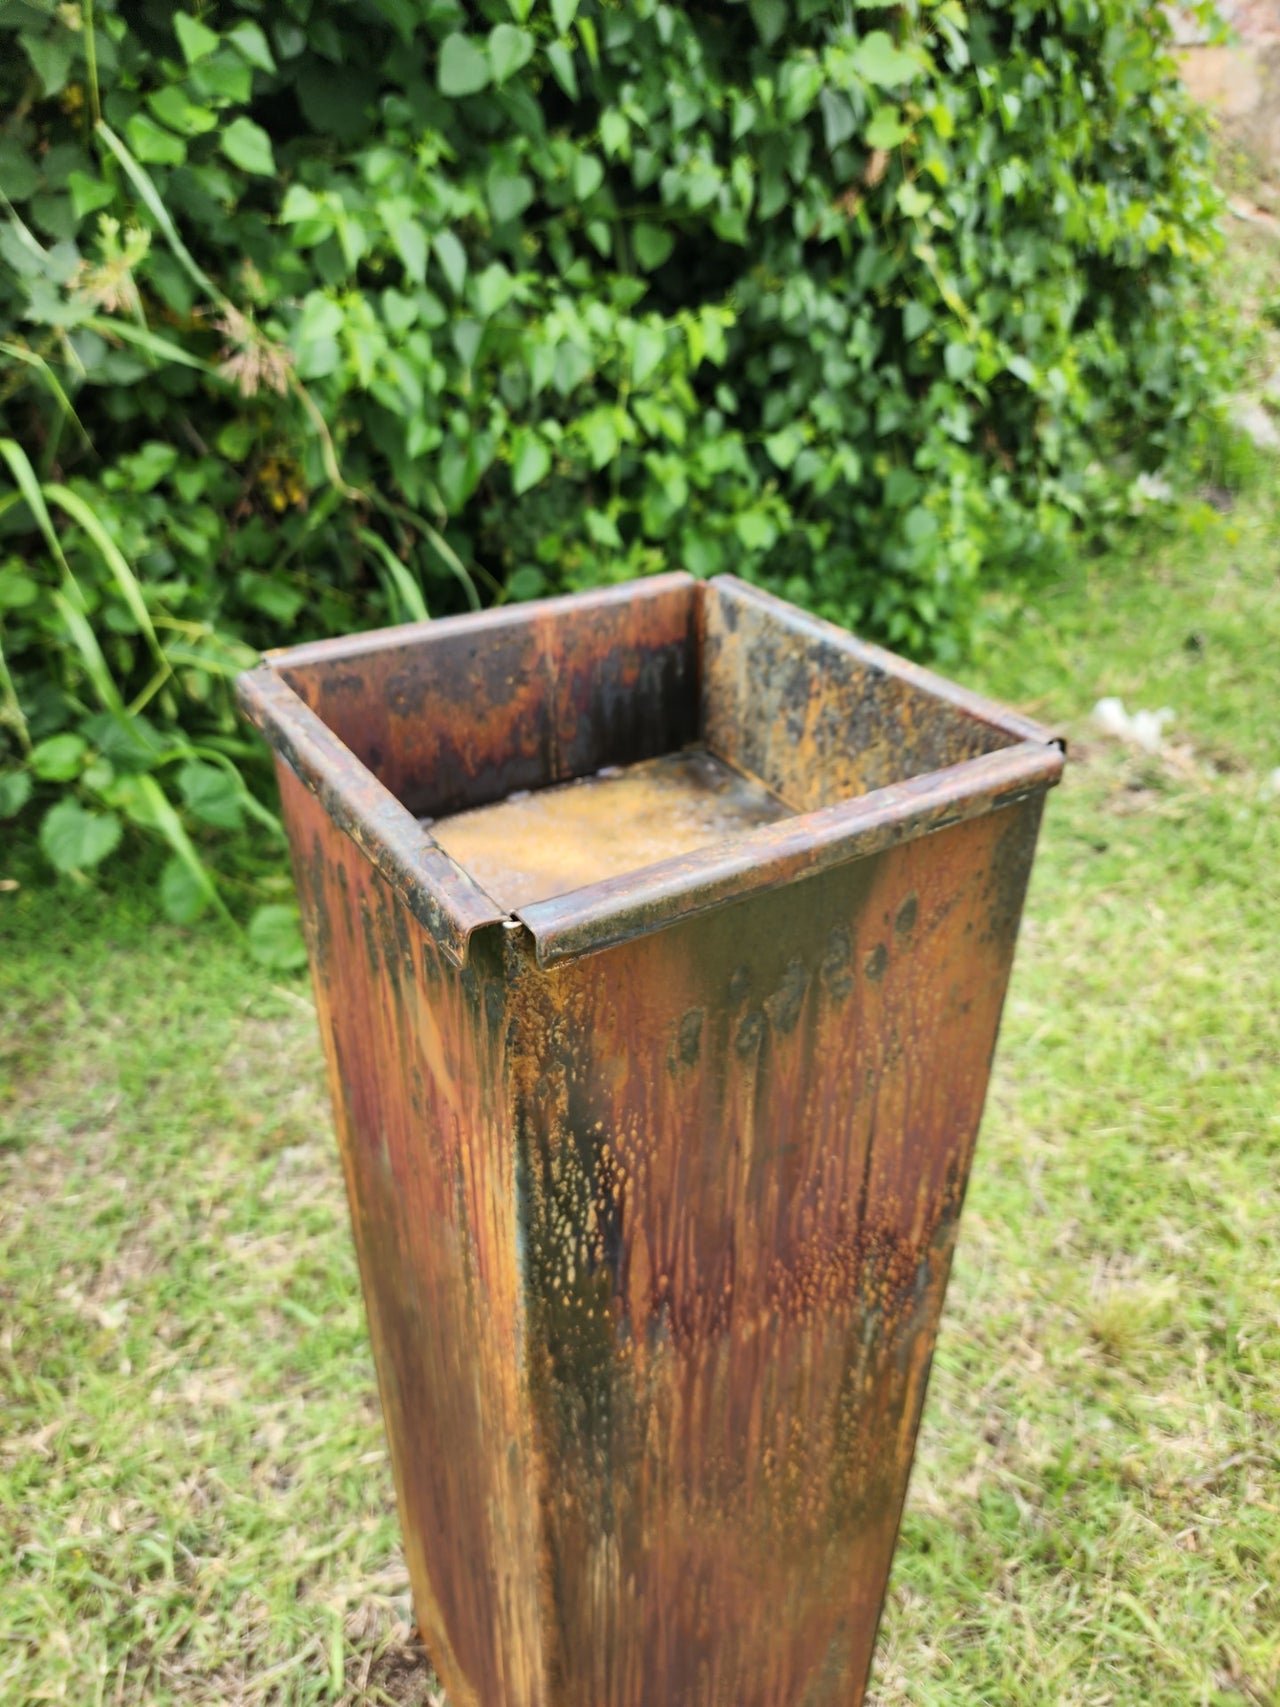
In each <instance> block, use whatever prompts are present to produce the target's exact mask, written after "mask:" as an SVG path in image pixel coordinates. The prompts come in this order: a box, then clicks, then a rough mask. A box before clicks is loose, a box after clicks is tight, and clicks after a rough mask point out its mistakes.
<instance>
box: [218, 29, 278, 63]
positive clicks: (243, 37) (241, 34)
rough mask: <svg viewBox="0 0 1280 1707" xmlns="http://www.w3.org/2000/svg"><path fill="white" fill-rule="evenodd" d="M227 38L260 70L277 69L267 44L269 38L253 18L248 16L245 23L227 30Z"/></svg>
mask: <svg viewBox="0 0 1280 1707" xmlns="http://www.w3.org/2000/svg"><path fill="white" fill-rule="evenodd" d="M227 40H228V41H229V42H231V43H232V44H233V45H234V46H235V47H236V48H237V49H238V50H239V51H240V53H241V54H242V55H243V56H244V58H245V59H247V60H248V61H249V64H250V65H253V66H256V67H257V69H258V70H259V71H266V72H274V71H275V68H276V62H275V60H274V59H273V58H272V56H271V49H270V47H269V46H268V45H267V38H266V36H265V35H263V33H262V26H261V25H260V24H255V23H254V22H253V20H252V19H250V18H246V19H245V20H244V22H243V23H240V24H237V25H236V26H235V28H234V29H231V30H228V31H227Z"/></svg>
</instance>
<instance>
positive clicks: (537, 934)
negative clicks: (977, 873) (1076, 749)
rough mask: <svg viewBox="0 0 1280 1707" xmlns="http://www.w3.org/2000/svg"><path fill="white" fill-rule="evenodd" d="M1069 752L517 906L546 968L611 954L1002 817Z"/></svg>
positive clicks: (929, 779) (958, 772) (916, 787)
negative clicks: (714, 913) (683, 924)
mask: <svg viewBox="0 0 1280 1707" xmlns="http://www.w3.org/2000/svg"><path fill="white" fill-rule="evenodd" d="M1064 763H1065V759H1064V755H1063V751H1062V748H1061V747H1060V746H1058V745H1057V744H1055V743H1051V742H1044V741H1020V742H1018V743H1017V744H1016V745H1015V746H1011V747H1003V748H1000V749H999V750H997V751H996V752H992V753H984V754H982V755H981V756H980V757H977V758H972V759H966V760H964V761H963V762H961V763H960V764H956V765H950V766H948V767H947V768H946V769H944V770H939V771H934V772H931V773H930V774H928V775H926V776H919V777H912V778H911V779H909V780H908V781H906V782H902V783H897V784H894V785H892V786H890V787H887V788H880V789H876V790H875V791H874V792H873V793H870V794H866V795H863V796H861V797H860V798H858V799H855V800H848V801H841V802H840V803H839V804H838V805H835V806H828V807H823V808H820V809H819V810H817V811H814V812H806V813H801V814H798V815H797V816H795V817H791V818H784V819H781V820H779V821H778V822H776V823H773V824H767V825H764V826H762V827H760V828H758V829H755V830H751V831H748V832H746V833H745V834H743V835H741V836H736V837H734V838H732V839H731V840H729V841H724V842H720V843H717V844H715V845H713V846H710V847H707V848H702V849H699V850H698V851H697V852H696V853H692V854H688V855H683V856H681V857H678V858H675V859H669V860H664V861H662V862H661V863H660V864H656V865H651V866H649V867H647V868H642V869H640V870H637V871H635V872H634V873H627V874H626V875H625V876H623V877H615V878H609V879H607V880H605V881H604V882H601V883H596V884H592V885H590V886H589V887H586V888H582V889H577V890H572V891H570V892H569V893H567V894H565V895H559V896H555V897H553V898H552V899H551V900H548V901H539V902H535V903H534V904H532V905H530V906H525V907H520V908H517V909H516V911H515V914H514V916H515V917H516V918H518V919H519V920H520V922H521V923H522V924H523V925H524V926H525V927H526V928H527V929H528V931H529V933H530V935H531V936H532V938H533V942H534V952H535V955H536V957H537V961H538V964H539V965H540V966H544V967H546V966H552V965H554V964H556V963H557V962H558V961H563V960H572V959H576V958H577V957H578V956H579V955H583V954H591V953H595V952H597V951H598V950H600V949H604V948H611V947H614V946H616V945H617V944H618V943H622V942H627V941H630V940H632V939H633V938H635V937H638V936H646V935H648V934H649V933H650V932H651V931H656V930H661V929H663V928H664V927H665V926H668V925H671V924H674V923H676V922H677V921H679V920H682V919H686V918H691V917H693V916H694V915H696V914H699V913H705V912H709V911H710V910H711V909H712V908H715V907H720V906H724V905H726V904H727V903H729V902H731V901H737V900H741V899H743V898H745V897H746V896H748V895H753V894H757V893H759V892H761V891H763V890H767V889H778V888H781V887H783V886H784V885H786V884H789V883H794V882H797V881H799V880H801V879H802V878H806V877H811V876H815V875H817V874H818V873H819V872H822V871H827V870H830V869H832V868H833V867H835V866H838V865H844V864H847V863H850V862H852V861H854V860H858V859H866V858H869V857H870V856H872V855H874V854H879V853H883V852H885V851H886V850H887V849H889V848H892V847H895V846H899V845H901V844H902V843H904V842H909V841H914V840H915V839H917V838H918V837H920V836H926V835H931V834H934V833H936V832H937V831H940V830H944V829H946V828H948V827H949V826H950V825H952V824H958V823H962V822H964V821H966V820H968V819H971V818H977V817H981V816H983V815H985V814H986V813H988V812H994V811H998V810H1000V809H1001V808H1003V807H1007V806H1012V805H1014V804H1016V803H1017V802H1019V801H1022V800H1025V799H1027V798H1028V797H1030V796H1032V795H1036V794H1042V793H1044V792H1045V791H1046V790H1048V789H1050V788H1052V787H1054V785H1055V784H1056V783H1057V782H1058V781H1059V779H1060V777H1061V775H1062V770H1063V765H1064Z"/></svg>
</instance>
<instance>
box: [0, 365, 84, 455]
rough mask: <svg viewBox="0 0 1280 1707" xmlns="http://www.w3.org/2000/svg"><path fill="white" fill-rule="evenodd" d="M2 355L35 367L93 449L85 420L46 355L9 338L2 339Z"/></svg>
mask: <svg viewBox="0 0 1280 1707" xmlns="http://www.w3.org/2000/svg"><path fill="white" fill-rule="evenodd" d="M0 355H6V356H8V357H9V358H10V360H11V361H15V362H22V363H23V364H24V365H25V366H26V367H29V368H33V369H34V370H35V371H36V373H37V374H38V375H39V377H40V380H41V383H42V384H43V385H44V386H45V388H46V390H47V391H48V392H49V394H50V396H51V397H52V398H53V400H54V402H55V403H56V404H57V405H58V408H59V409H60V410H61V411H62V413H63V415H64V416H65V417H66V418H67V420H68V421H70V422H71V424H72V425H73V426H74V427H75V429H76V431H77V432H78V433H79V435H80V437H81V438H82V439H83V440H84V443H85V444H86V445H87V446H88V448H89V449H90V450H92V449H93V441H92V440H91V439H90V437H89V435H88V433H87V432H86V431H85V426H84V422H83V421H82V420H81V419H80V417H79V415H77V414H76V412H75V409H74V408H73V407H72V404H71V399H70V398H69V397H68V396H67V394H66V391H65V390H64V389H63V385H62V381H61V380H60V379H59V378H58V376H57V374H56V373H55V372H54V371H53V369H52V368H51V367H50V366H49V364H48V362H47V361H46V360H45V359H44V357H43V356H42V355H39V354H38V353H37V352H36V351H35V350H28V349H27V348H25V346H24V345H22V344H12V343H10V342H9V341H8V340H7V339H5V340H0Z"/></svg>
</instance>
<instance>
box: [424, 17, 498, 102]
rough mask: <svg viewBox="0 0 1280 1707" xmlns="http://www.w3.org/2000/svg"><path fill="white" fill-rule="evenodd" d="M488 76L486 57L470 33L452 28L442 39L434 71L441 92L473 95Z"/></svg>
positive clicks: (484, 86)
mask: <svg viewBox="0 0 1280 1707" xmlns="http://www.w3.org/2000/svg"><path fill="white" fill-rule="evenodd" d="M490 75H491V69H490V65H489V56H488V55H487V54H486V53H485V51H484V49H483V48H481V47H477V46H476V44H475V42H473V41H472V39H471V37H470V36H465V35H463V34H462V33H461V31H459V30H455V31H454V33H453V34H452V35H451V36H446V37H445V38H444V41H443V42H442V43H441V44H440V64H439V66H438V67H437V70H436V78H437V81H438V83H439V86H440V93H441V94H442V95H451V96H454V97H458V96H461V95H475V94H477V93H478V92H479V91H480V90H481V89H484V88H486V87H487V86H488V83H489V78H490Z"/></svg>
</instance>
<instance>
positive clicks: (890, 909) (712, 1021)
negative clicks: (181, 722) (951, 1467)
mask: <svg viewBox="0 0 1280 1707" xmlns="http://www.w3.org/2000/svg"><path fill="white" fill-rule="evenodd" d="M241 691H242V698H243V703H244V705H245V707H246V709H247V711H248V713H249V715H250V717H252V718H253V719H254V721H255V722H257V723H258V724H259V725H260V726H261V727H262V728H263V729H264V730H265V731H266V733H267V735H268V737H269V738H270V740H271V741H272V743H273V745H274V747H275V749H276V752H277V755H278V763H279V774H280V784H281V789H282V793H283V797H284V806H285V812H286V816H287V820H288V826H289V834H290V838H291V842H292V847H293V857H294V865H295V871H296V876H297V884H298V891H299V894H300V897H301V902H302V909H303V915H304V920H305V925H306V930H307V937H308V944H309V948H310V953H311V961H312V968H313V972H314V977H315V988H316V996H317V1002H318V1006H319V1013H320V1023H321V1029H322V1032H323V1036H324V1044H325V1049H326V1051H327V1055H328V1064H329V1073H330V1079H331V1084H332V1090H333V1097H334V1103H335V1106H336V1110H337V1118H338V1131H339V1138H340V1142H341V1146H342V1157H343V1164H344V1168H345V1171H346V1179H347V1187H348V1190H349V1193H350V1199H351V1209H352V1216H353V1220H354V1225H355V1234H356V1242H357V1246H358V1249H359V1255H360V1267H361V1274H362V1277H363V1283H364V1291H365V1298H366V1302H367V1305H368V1311H369V1319H370V1325H371V1329H372V1335H373V1345H374V1352H375V1357H376V1360H377V1366H378V1376H379V1381H380V1385H381V1392H382V1402H383V1409H384V1412H385V1416H386V1423H387V1432H388V1436H389V1438H390V1443H391V1455H392V1460H393V1465H394V1470H395V1479H396V1487H397V1491H398V1495H399V1501H400V1513H401V1520H402V1524H403V1528H404V1538H405V1546H406V1550H407V1554H408V1560H409V1568H410V1573H411V1577H412V1581H413V1590H414V1598H415V1605H416V1608H417V1613H418V1618H419V1621H420V1624H421V1628H422V1631H423V1634H424V1637H425V1640H426V1642H427V1645H428V1648H429V1650H430V1652H431V1655H432V1658H433V1660H434V1661H435V1664H436V1666H437V1669H438V1671H439V1673H440V1676H441V1679H442V1681H443V1682H444V1684H445V1686H446V1688H447V1690H448V1695H449V1701H450V1703H451V1707H472V1704H475V1707H802V1704H803V1707H827V1704H831V1707H835V1704H837V1703H838V1704H839V1707H850V1704H852V1703H857V1702H859V1701H860V1700H861V1699H862V1695H863V1691H864V1689H865V1686H866V1679H867V1672H868V1668H869V1665H870V1660H871V1652H872V1646H873V1643H874V1638H875V1630H876V1624H877V1620H878V1618H879V1614H880V1607H881V1603H882V1601H883V1598H884V1593H885V1586H886V1581H887V1577H888V1572H889V1565H890V1560H891V1556H892V1552H893V1545H894V1538H895V1535H896V1531H897V1527H898V1520H899V1515H900V1512H901V1509H902V1503H903V1498H904V1495H905V1491H906V1484H907V1476H908V1471H909V1469H910V1464H911V1455H912V1449H913V1444H914V1439H915V1433H916V1426H917V1422H918V1420H919V1416H920V1409H921V1405H922V1402H923V1399H924V1393H925V1384H926V1380H927V1376H928V1370H929V1362H930V1356H931V1353H932V1350H933V1343H934V1336H935V1332H936V1329H937V1324H938V1316H939V1313H940V1311H941V1308H942V1300H943V1292H944V1289H945V1286H946V1280H947V1270H948V1266H949V1263H950V1259H951V1252H952V1246H953V1243H954V1240H955V1234H956V1220H957V1215H958V1213H959V1209H960V1203H961V1199H962V1196H963V1194H964V1188H965V1181H966V1178H967V1175H968V1172H969V1162H970V1157H971V1154H972V1150H973V1143H974V1137H975V1134H976V1131H977V1127H978V1120H979V1116H980V1114H981V1112H982V1103H983V1097H984V1094H985V1091H986V1084H987V1075H988V1069H989V1066H990V1062H991V1055H992V1050H993V1047H994V1045H995V1039H996V1029H997V1025H998V1022H999V1017H1000V1009H1001V1004H1002V1002H1003V999H1004V993H1005V986H1006V982H1007V980H1008V976H1009V969H1010V963H1011V960H1012V956H1013V950H1014V941H1015V937H1016V935H1017V930H1018V920H1019V915H1020V911H1021V907H1022V900H1023V894H1024V891H1025V888H1026V883H1027V878H1028V874H1029V872H1030V868H1031V860H1032V854H1033V851H1034V847H1035V840H1036V833H1037V829H1038V826H1039V821H1040V813H1041V807H1042V804H1043V799H1044V792H1045V790H1046V789H1047V788H1049V787H1050V786H1052V784H1053V783H1055V782H1056V781H1057V780H1058V776H1059V774H1060V771H1061V767H1062V752H1061V750H1060V747H1059V745H1058V744H1056V743H1055V742H1054V741H1053V739H1052V738H1051V737H1049V736H1048V735H1047V734H1046V733H1045V732H1044V731H1043V730H1041V729H1040V728H1038V727H1037V726H1035V725H1033V724H1031V723H1028V722H1027V721H1025V720H1024V719H1023V718H1021V717H1018V716H1016V715H1014V714H1012V713H1010V712H1007V711H1004V710H1002V709H1000V708H999V707H997V706H994V705H992V704H989V703H987V702H986V701H983V700H981V699H978V698H977V697H975V696H973V695H971V694H968V693H966V692H964V691H962V690H960V689H958V688H955V687H952V686H950V685H949V684H947V683H945V682H943V681H941V680H939V679H938V678H937V677H935V676H932V675H930V674H928V673H927V672H925V671H922V670H919V669H916V668H915V667H913V666H911V665H909V664H905V663H902V662H900V661H898V660H897V659H895V658H892V657H890V656H889V655H887V654H886V653H883V652H880V651H878V650H877V649H875V648H873V647H869V646H865V645H862V644H860V643H858V642H856V641H854V640H852V639H850V638H849V637H848V636H847V635H845V634H843V633H841V632H840V631H838V630H837V629H834V628H832V627H830V626H829V625H827V624H824V623H820V622H817V621H814V620H812V619H811V618H808V617H806V616H804V615H802V614H800V613H799V612H797V611H795V610H793V609H791V608H790V607H789V606H787V605H785V604H782V603H781V602H779V601H778V600H776V599H773V598H770V597H768V596H767V595H765V594H762V593H759V592H757V591H755V590H753V589H751V588H749V587H747V586H744V585H743V584H741V583H740V582H737V581H735V580H733V579H732V578H730V577H723V578H720V579H718V580H714V581H711V582H708V583H706V584H699V583H697V582H695V581H693V580H692V579H691V578H689V577H687V576H685V575H668V576H663V577H659V578H656V579H653V580H648V581H645V582H642V583H638V584H635V585H632V586H627V587H619V588H615V589H611V590H608V591H605V592H600V593H591V594H587V595H583V596H581V597H574V598H569V599H562V600H551V601H548V602H546V603H543V604H538V605H525V606H521V607H518V608H515V609H507V610H498V611H492V612H488V613H486V614H484V615H479V616H468V617H459V618H452V619H449V620H447V621H442V622H438V623H433V624H424V625H415V626H413V627H408V628H400V629H393V630H388V631H385V632H383V633H380V634H365V635H360V636H357V637H355V638H352V639H345V640H337V641H331V642H323V643H320V644H317V645H312V646H301V647H298V648H295V649H294V650H291V651H286V652H279V653H276V654H273V655H271V656H269V657H268V659H267V660H266V661H265V662H264V663H263V664H262V666H261V667H260V668H258V669H257V670H255V671H253V672H251V673H250V674H249V675H248V676H246V677H245V678H244V679H243V681H242V683H241ZM574 779H579V780H576V781H575V780H574ZM571 782H572V783H573V786H561V787H556V786H555V785H564V784H569V783H571ZM524 791H534V792H532V793H530V794H529V795H528V797H527V798H523V797H522V796H523V794H524ZM539 791H541V792H539ZM512 795H515V796H516V798H515V799H510V798H509V797H510V796H512ZM497 803H502V804H497Z"/></svg>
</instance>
